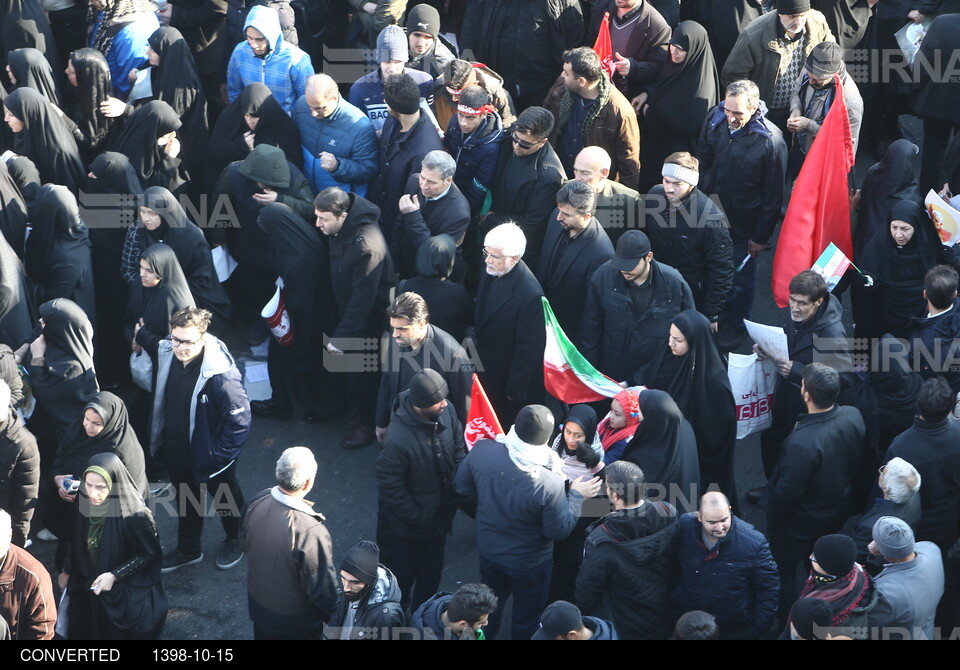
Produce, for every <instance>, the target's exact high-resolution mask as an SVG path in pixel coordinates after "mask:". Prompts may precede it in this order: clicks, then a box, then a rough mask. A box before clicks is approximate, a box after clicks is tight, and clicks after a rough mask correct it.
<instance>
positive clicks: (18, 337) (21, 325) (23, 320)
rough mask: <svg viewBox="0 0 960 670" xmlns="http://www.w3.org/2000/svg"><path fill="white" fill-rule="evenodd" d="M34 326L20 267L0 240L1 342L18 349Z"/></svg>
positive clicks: (15, 256)
mask: <svg viewBox="0 0 960 670" xmlns="http://www.w3.org/2000/svg"><path fill="white" fill-rule="evenodd" d="M33 324H34V320H33V317H32V316H31V314H30V301H29V299H28V298H27V288H26V280H25V279H24V276H23V266H22V265H21V263H20V259H19V258H17V255H16V254H15V253H14V252H13V249H11V248H10V245H9V244H7V240H6V238H5V237H4V236H0V342H2V343H4V344H9V345H10V346H11V347H13V348H14V349H16V348H19V347H20V345H21V344H23V343H24V342H26V341H27V340H28V339H29V338H30V334H31V333H32V332H33Z"/></svg>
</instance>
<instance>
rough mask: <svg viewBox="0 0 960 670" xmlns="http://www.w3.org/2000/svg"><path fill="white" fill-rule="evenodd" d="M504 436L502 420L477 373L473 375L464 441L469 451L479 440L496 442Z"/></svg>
mask: <svg viewBox="0 0 960 670" xmlns="http://www.w3.org/2000/svg"><path fill="white" fill-rule="evenodd" d="M502 435H503V428H501V427H500V419H498V418H497V413H496V411H494V409H493V405H491V404H490V400H489V399H487V393H486V391H484V390H483V386H482V385H481V384H480V379H479V378H478V377H477V373H476V372H474V373H473V389H472V390H471V391H470V413H469V414H468V415H467V425H466V426H465V427H464V429H463V440H464V442H466V443H467V451H469V450H470V449H473V445H475V444H476V443H477V440H484V439H487V440H496V439H497V438H498V437H500V436H502Z"/></svg>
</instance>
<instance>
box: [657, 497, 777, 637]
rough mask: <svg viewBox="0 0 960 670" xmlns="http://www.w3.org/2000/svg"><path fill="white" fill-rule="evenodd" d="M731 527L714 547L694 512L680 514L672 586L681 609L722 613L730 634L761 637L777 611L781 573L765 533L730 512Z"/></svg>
mask: <svg viewBox="0 0 960 670" xmlns="http://www.w3.org/2000/svg"><path fill="white" fill-rule="evenodd" d="M730 521H731V523H730V530H729V531H727V534H726V536H724V537H723V538H722V539H721V540H720V541H719V542H717V544H715V545H714V546H713V548H712V549H710V550H708V549H707V548H706V545H705V544H704V543H703V539H702V535H703V527H702V526H701V525H700V522H699V521H697V515H696V513H694V512H690V513H689V514H684V515H683V516H682V517H680V580H679V582H678V583H677V588H676V589H674V591H673V604H674V606H675V607H676V608H677V611H678V612H690V611H692V610H703V611H704V612H709V613H710V614H712V615H714V616H715V617H717V625H718V626H719V627H720V634H721V635H722V636H723V637H724V638H725V639H751V640H753V639H758V638H759V637H760V636H761V635H763V634H765V633H766V632H767V631H768V630H769V629H770V625H771V624H772V623H773V619H774V617H775V616H776V614H777V603H778V600H777V598H778V594H779V593H780V579H779V573H778V572H777V564H776V562H774V560H773V556H772V555H771V553H770V545H769V544H768V543H767V538H765V537H764V536H763V533H761V532H760V531H758V530H757V529H756V528H754V527H753V526H752V525H750V524H749V523H747V522H746V521H744V520H743V519H740V518H739V517H736V516H733V517H731V520H730Z"/></svg>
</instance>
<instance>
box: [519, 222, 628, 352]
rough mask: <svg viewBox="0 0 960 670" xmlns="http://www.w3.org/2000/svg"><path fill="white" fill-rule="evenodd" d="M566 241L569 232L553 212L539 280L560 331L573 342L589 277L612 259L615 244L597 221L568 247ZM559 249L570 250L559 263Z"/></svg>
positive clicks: (590, 224) (544, 245) (585, 299)
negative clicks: (560, 247)
mask: <svg viewBox="0 0 960 670" xmlns="http://www.w3.org/2000/svg"><path fill="white" fill-rule="evenodd" d="M567 237H568V236H567V232H566V231H565V230H564V229H563V226H561V225H560V222H559V221H557V210H554V211H553V214H551V215H550V221H549V222H548V223H547V234H546V237H545V238H544V240H543V253H542V254H541V256H540V265H539V267H538V268H537V279H538V280H539V281H540V286H542V287H543V294H544V295H545V296H546V297H547V300H549V301H550V306H551V307H552V308H553V313H554V314H555V315H556V317H557V321H558V322H559V323H560V327H561V328H563V332H564V333H566V334H567V337H569V338H570V339H571V340H573V339H575V338H576V337H577V333H578V332H579V330H580V320H581V319H582V318H583V308H584V306H585V305H586V303H587V289H588V287H589V285H590V277H592V276H593V273H594V272H596V270H597V268H598V267H600V266H601V265H603V264H604V263H606V262H607V261H608V260H610V259H611V258H613V244H612V243H611V242H610V238H609V237H607V233H606V232H605V231H604V230H603V228H601V227H600V223H599V222H598V221H597V219H596V218H595V217H594V218H591V219H590V223H588V224H587V227H586V228H585V229H584V231H583V232H582V233H580V234H579V235H577V237H576V238H575V239H574V240H573V241H572V242H569V243H568V242H567ZM558 245H563V246H567V247H568V248H567V250H566V253H564V254H563V255H562V257H561V259H560V262H559V263H558V262H556V260H555V256H556V255H558V249H559V247H558Z"/></svg>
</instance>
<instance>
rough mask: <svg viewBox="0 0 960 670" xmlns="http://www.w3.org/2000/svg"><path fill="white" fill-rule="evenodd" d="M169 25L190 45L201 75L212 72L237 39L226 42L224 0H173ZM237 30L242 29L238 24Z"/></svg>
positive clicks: (225, 9)
mask: <svg viewBox="0 0 960 670" xmlns="http://www.w3.org/2000/svg"><path fill="white" fill-rule="evenodd" d="M170 4H171V5H172V6H173V14H172V16H171V19H170V25H171V26H173V27H174V28H176V29H177V30H179V31H180V33H181V34H182V35H183V39H185V40H186V41H187V44H189V45H190V51H191V52H192V53H193V57H194V59H195V60H196V62H197V70H198V71H199V73H200V74H201V75H208V74H213V73H215V72H216V71H217V68H219V67H220V63H221V62H222V61H223V57H224V56H223V53H224V51H226V52H227V58H228V59H229V57H230V54H231V53H232V52H233V47H235V46H236V44H237V42H238V41H242V39H243V38H242V37H241V39H240V40H237V41H233V42H229V47H227V46H226V44H227V36H226V33H225V27H226V16H227V0H175V2H171V3H170ZM241 30H243V29H242V28H241Z"/></svg>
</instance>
